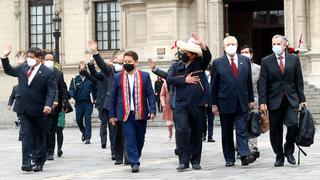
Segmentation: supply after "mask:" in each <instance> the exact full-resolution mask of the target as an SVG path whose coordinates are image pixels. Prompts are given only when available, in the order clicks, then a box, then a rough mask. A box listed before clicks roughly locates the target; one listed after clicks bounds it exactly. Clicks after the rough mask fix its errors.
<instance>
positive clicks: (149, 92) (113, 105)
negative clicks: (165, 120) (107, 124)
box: [109, 71, 156, 121]
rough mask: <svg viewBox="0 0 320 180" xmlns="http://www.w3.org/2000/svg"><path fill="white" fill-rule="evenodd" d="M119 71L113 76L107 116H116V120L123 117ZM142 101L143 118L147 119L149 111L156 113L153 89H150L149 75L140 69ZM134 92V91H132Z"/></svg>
mask: <svg viewBox="0 0 320 180" xmlns="http://www.w3.org/2000/svg"><path fill="white" fill-rule="evenodd" d="M120 81H121V72H120V73H117V74H116V75H115V76H114V83H113V86H112V91H111V97H110V106H109V117H110V118H114V117H115V118H116V119H117V121H122V120H123V117H124V114H123V112H124V109H123V101H122V98H123V97H122V88H121V82H120ZM142 87H143V89H142V96H143V97H142V103H143V112H144V114H143V119H144V120H147V119H148V114H149V113H154V114H155V113H156V100H155V96H154V91H153V89H152V84H151V79H150V75H149V73H147V72H144V71H142ZM133 94H134V93H133Z"/></svg>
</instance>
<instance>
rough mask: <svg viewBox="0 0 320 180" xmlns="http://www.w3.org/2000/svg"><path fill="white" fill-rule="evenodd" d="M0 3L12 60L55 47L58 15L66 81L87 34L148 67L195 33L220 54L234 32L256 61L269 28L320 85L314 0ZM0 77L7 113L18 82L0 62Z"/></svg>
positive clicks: (3, 40)
mask: <svg viewBox="0 0 320 180" xmlns="http://www.w3.org/2000/svg"><path fill="white" fill-rule="evenodd" d="M0 8H1V9H2V11H1V12H0V19H1V24H0V49H3V48H5V46H6V45H9V44H11V45H12V47H13V53H12V54H11V56H10V59H11V62H12V64H15V62H16V58H15V54H16V52H17V51H23V50H27V49H28V48H29V47H32V46H37V47H40V48H42V49H44V50H46V51H55V49H54V47H55V42H54V37H53V32H54V28H53V23H52V18H53V17H54V16H55V14H56V13H58V14H59V16H60V17H61V19H62V26H61V38H60V48H59V49H60V62H61V64H62V66H63V71H64V74H65V80H66V83H67V84H69V82H70V80H71V78H72V77H73V76H74V74H76V73H77V64H78V63H79V62H80V61H81V60H87V59H89V57H90V50H89V47H88V45H87V43H88V41H89V40H92V39H93V40H96V41H97V42H98V46H99V51H100V53H101V54H102V55H103V56H104V57H105V58H110V57H111V56H112V55H113V54H114V53H115V52H117V51H118V50H129V49H130V50H134V51H137V52H138V54H139V57H140V62H141V66H142V68H143V69H145V70H148V71H149V69H148V68H147V66H146V60H147V58H153V59H155V61H156V62H157V64H158V65H160V67H163V68H165V69H166V68H167V67H168V66H169V65H170V64H171V59H173V58H174V53H175V52H174V51H173V50H171V46H172V43H173V42H174V41H175V40H177V39H181V40H187V39H188V38H189V37H190V34H191V32H197V33H198V34H199V35H200V37H201V38H202V39H203V40H204V41H205V42H206V43H207V44H208V46H209V48H210V50H211V52H212V54H213V57H218V56H221V55H222V54H223V38H224V37H225V36H226V35H235V36H236V37H237V38H238V40H239V45H240V46H241V45H243V44H251V45H253V47H254V49H255V51H256V55H255V60H256V61H257V62H258V63H259V62H260V59H261V57H263V56H264V55H266V54H268V53H271V37H272V35H274V34H277V33H280V34H284V35H286V37H287V38H288V40H289V41H290V45H291V46H292V47H295V48H298V46H299V50H300V54H299V55H300V57H301V59H302V60H301V62H302V66H303V73H304V77H305V81H307V82H308V83H309V84H313V85H315V86H316V87H318V88H319V87H320V31H319V29H320V12H319V9H320V1H318V0H10V1H0ZM301 37H302V38H301ZM302 39H303V43H302V44H301V43H300V45H299V42H301V40H302ZM0 77H1V80H2V81H1V82H2V83H1V85H0V92H1V94H0V102H1V103H0V104H1V105H0V114H1V116H2V114H8V112H7V110H6V108H5V107H6V102H7V99H8V97H9V95H10V92H11V88H12V86H13V85H15V84H16V83H17V81H16V79H15V78H12V77H9V76H7V75H5V74H4V72H3V69H2V67H1V65H0ZM154 78H155V77H154ZM2 117H3V116H2ZM0 121H5V120H0Z"/></svg>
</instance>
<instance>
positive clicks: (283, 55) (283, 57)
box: [276, 52, 286, 68]
mask: <svg viewBox="0 0 320 180" xmlns="http://www.w3.org/2000/svg"><path fill="white" fill-rule="evenodd" d="M281 56H282V63H283V68H285V67H286V58H285V53H284V52H283V53H282V55H281ZM276 57H277V62H278V65H279V67H280V59H279V55H277V54H276Z"/></svg>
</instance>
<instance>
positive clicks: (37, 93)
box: [1, 47, 57, 172]
mask: <svg viewBox="0 0 320 180" xmlns="http://www.w3.org/2000/svg"><path fill="white" fill-rule="evenodd" d="M10 52H11V47H8V48H7V49H6V50H5V51H4V52H3V54H2V56H1V61H2V65H3V69H4V71H5V73H6V74H8V75H10V76H14V77H18V81H19V84H18V86H19V92H20V97H18V98H17V99H16V102H17V103H16V107H15V108H16V111H17V113H18V115H19V118H20V121H21V128H22V134H23V135H22V167H21V169H22V171H32V170H33V171H35V172H37V171H42V169H43V165H44V163H45V161H46V150H47V148H46V132H47V131H46V130H47V129H46V120H45V118H44V116H45V115H48V114H50V113H51V108H52V105H53V102H54V99H55V97H56V93H57V87H56V81H55V79H54V74H53V71H52V70H50V69H49V68H47V67H46V66H44V65H42V64H41V59H42V51H41V50H40V49H39V48H30V49H29V50H28V52H27V57H28V58H27V64H22V65H20V66H17V67H16V68H13V67H11V65H10V63H9V59H8V55H9V54H10ZM31 154H32V159H33V160H34V162H35V165H36V166H35V167H34V169H33V167H32V165H31V156H30V155H31Z"/></svg>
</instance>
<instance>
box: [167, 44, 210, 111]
mask: <svg viewBox="0 0 320 180" xmlns="http://www.w3.org/2000/svg"><path fill="white" fill-rule="evenodd" d="M202 52H203V57H202V58H200V57H198V58H197V59H196V60H194V61H193V62H191V63H190V64H189V65H188V66H186V64H185V63H184V62H182V61H180V62H175V63H173V64H172V65H171V66H170V68H169V72H168V77H167V84H168V85H174V87H175V107H174V108H182V109H184V108H193V107H200V106H203V105H205V104H208V96H207V94H208V93H207V91H208V90H209V89H208V87H209V85H208V80H207V77H206V74H205V70H206V68H207V66H208V65H209V63H210V61H211V53H210V51H209V49H208V48H207V50H202ZM190 73H193V75H194V76H199V78H200V82H199V83H198V84H188V83H185V79H186V76H187V75H188V74H190Z"/></svg>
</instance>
